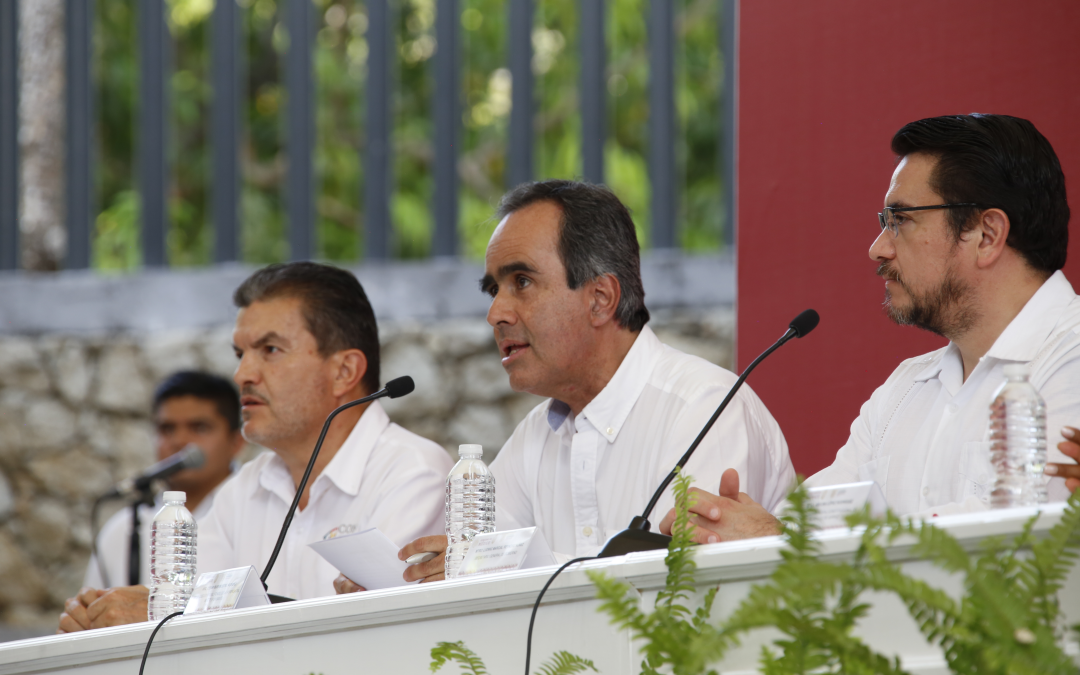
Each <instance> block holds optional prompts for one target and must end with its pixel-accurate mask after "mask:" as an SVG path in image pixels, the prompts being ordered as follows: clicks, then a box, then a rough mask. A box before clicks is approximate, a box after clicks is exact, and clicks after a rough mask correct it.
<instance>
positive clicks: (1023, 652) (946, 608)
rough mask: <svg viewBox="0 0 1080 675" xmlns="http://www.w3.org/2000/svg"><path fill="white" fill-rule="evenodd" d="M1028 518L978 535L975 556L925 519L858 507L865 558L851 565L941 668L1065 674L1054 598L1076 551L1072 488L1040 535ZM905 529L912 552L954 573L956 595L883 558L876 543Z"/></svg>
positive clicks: (1078, 528)
mask: <svg viewBox="0 0 1080 675" xmlns="http://www.w3.org/2000/svg"><path fill="white" fill-rule="evenodd" d="M1037 520H1038V516H1035V517H1033V518H1032V519H1031V520H1029V521H1028V522H1027V523H1026V525H1025V527H1024V528H1023V530H1021V532H1020V533H1019V534H1017V535H1016V536H1015V537H1013V538H1012V539H1011V540H1006V539H1005V538H1001V537H998V538H992V539H990V540H988V541H986V542H985V543H984V544H983V551H982V553H981V554H980V555H979V556H977V557H975V558H972V557H971V556H970V555H969V554H968V552H967V551H966V550H964V549H963V547H962V546H961V545H960V543H959V542H957V541H956V539H955V538H953V537H952V536H951V535H950V534H949V533H947V532H944V531H942V530H940V529H938V528H936V527H934V526H933V525H932V524H930V523H919V522H911V521H902V520H901V519H899V518H897V517H896V516H894V515H892V514H889V515H887V516H886V518H885V519H883V520H879V519H874V518H871V517H869V516H868V515H867V514H866V513H862V514H855V515H853V516H851V517H850V518H849V523H850V524H851V525H852V526H856V525H863V526H865V527H866V530H865V531H864V533H863V538H862V542H863V543H862V548H863V549H864V550H865V552H866V555H867V557H868V558H869V559H870V560H872V561H873V565H870V566H867V567H865V568H864V569H862V570H860V572H861V574H862V579H861V582H862V583H863V584H864V585H865V586H866V587H867V588H872V589H874V590H879V591H888V592H892V593H896V594H897V595H898V596H899V597H900V598H901V600H902V601H903V602H904V603H905V604H906V605H907V607H908V611H909V612H910V614H911V616H912V617H913V618H914V619H915V621H916V622H917V623H918V625H919V627H920V629H921V630H922V632H923V634H924V635H925V636H926V638H927V640H929V641H930V642H931V643H933V644H937V645H939V646H940V647H941V648H942V651H943V652H944V654H945V659H946V661H947V662H948V665H949V669H950V671H952V672H953V673H958V674H966V673H980V674H981V673H1002V674H1005V673H1032V674H1035V673H1062V674H1064V673H1070V674H1073V675H1075V673H1076V672H1077V669H1076V664H1075V663H1074V662H1073V661H1072V660H1071V659H1070V658H1069V657H1068V655H1066V654H1065V652H1064V650H1063V649H1062V648H1061V643H1062V640H1063V638H1064V636H1065V631H1066V626H1065V623H1064V618H1063V616H1062V613H1061V608H1060V606H1059V604H1058V599H1057V596H1058V592H1059V591H1060V590H1061V587H1062V585H1063V584H1064V582H1065V578H1066V577H1067V575H1068V573H1069V570H1070V569H1071V568H1072V567H1073V566H1074V565H1075V564H1076V561H1077V558H1078V554H1080V493H1074V494H1073V495H1072V496H1071V497H1070V499H1069V502H1068V504H1067V505H1066V508H1065V511H1064V513H1063V514H1062V518H1061V520H1060V521H1059V522H1058V523H1057V524H1056V525H1055V526H1054V527H1053V528H1051V529H1050V531H1049V532H1048V533H1047V534H1046V536H1045V537H1043V538H1041V539H1038V538H1036V537H1035V536H1034V535H1033V528H1034V525H1035V522H1036V521H1037ZM905 535H907V536H911V537H913V538H914V540H915V543H914V544H913V546H912V549H913V551H914V552H915V553H917V554H919V555H920V556H922V557H924V558H927V559H929V560H932V561H934V562H935V563H936V564H937V565H938V566H940V567H942V568H943V569H945V570H947V571H950V572H954V573H958V574H962V575H963V576H964V596H963V597H962V598H961V599H960V601H959V602H957V601H955V600H953V599H952V598H951V597H949V596H948V595H946V594H945V593H943V592H942V591H940V590H937V589H934V588H932V587H930V586H929V585H928V584H926V583H925V582H922V581H919V580H916V579H912V578H910V577H908V576H906V575H904V574H903V573H901V572H900V570H899V568H898V567H897V566H896V565H895V564H893V563H891V562H890V561H889V560H888V559H887V558H886V557H885V550H884V547H883V546H882V544H881V543H880V542H881V541H882V540H884V541H888V542H893V541H895V540H896V539H897V538H898V537H901V536H905ZM1077 628H1078V627H1075V626H1074V627H1073V630H1077Z"/></svg>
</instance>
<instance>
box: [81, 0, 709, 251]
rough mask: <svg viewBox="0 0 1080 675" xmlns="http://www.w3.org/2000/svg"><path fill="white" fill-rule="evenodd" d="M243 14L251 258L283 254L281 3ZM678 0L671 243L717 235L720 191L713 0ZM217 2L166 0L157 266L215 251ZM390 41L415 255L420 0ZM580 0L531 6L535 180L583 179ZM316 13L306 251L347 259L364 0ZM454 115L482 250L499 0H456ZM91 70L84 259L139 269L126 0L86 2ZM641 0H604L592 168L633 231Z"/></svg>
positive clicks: (426, 86) (425, 71) (356, 218)
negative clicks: (165, 218) (92, 210)
mask: <svg viewBox="0 0 1080 675" xmlns="http://www.w3.org/2000/svg"><path fill="white" fill-rule="evenodd" d="M236 1H237V2H238V4H239V5H240V7H241V10H242V12H241V13H242V16H243V22H244V41H245V45H246V49H245V50H244V52H245V55H244V58H245V61H246V64H247V75H246V84H247V91H246V92H245V96H244V100H245V104H244V115H243V121H244V124H243V131H242V138H241V139H240V150H239V152H240V157H241V166H242V176H243V193H242V196H241V223H242V225H241V227H242V235H241V236H242V259H243V261H244V262H248V263H254V264H262V263H269V262H275V261H280V260H284V259H286V258H287V257H288V255H289V251H288V243H287V241H286V228H287V227H288V224H287V222H286V218H285V214H284V210H283V207H284V204H283V200H282V191H283V187H284V181H285V176H286V168H287V162H286V157H285V155H284V152H283V140H284V137H283V129H284V109H285V102H286V97H287V96H288V93H287V92H286V91H285V88H284V86H283V83H282V56H283V55H284V54H285V52H286V50H287V47H288V35H287V33H286V31H285V29H284V27H283V26H282V25H281V6H280V5H281V4H282V3H283V0H236ZM672 1H673V2H674V3H675V5H676V12H675V16H676V28H675V30H676V41H675V44H676V45H677V47H676V48H677V50H678V51H677V54H676V110H677V116H678V123H679V127H678V132H677V137H678V147H677V148H676V157H677V166H678V172H679V175H678V178H677V185H678V190H679V192H678V194H679V213H678V221H677V225H676V228H677V232H678V236H679V238H680V241H681V243H682V245H683V247H684V248H686V249H689V250H694V251H710V250H717V249H719V248H721V247H722V245H723V244H722V242H723V235H722V232H723V229H722V228H723V227H725V226H726V225H725V224H724V223H722V222H721V220H722V214H723V208H722V205H723V199H724V196H723V186H722V184H721V180H720V175H719V173H720V172H719V166H720V157H719V152H718V143H719V141H720V130H721V118H720V109H721V92H722V87H723V82H722V79H723V57H722V54H721V51H720V48H719V37H718V36H719V31H720V25H719V22H720V17H719V5H720V3H718V2H716V1H715V0H672ZM213 4H214V0H169V12H168V18H169V25H170V29H171V32H172V35H173V40H174V47H173V72H172V75H171V85H172V86H171V90H170V95H171V120H170V122H171V129H172V131H171V137H170V139H169V143H170V148H171V168H172V179H171V183H170V186H169V216H170V221H171V225H170V231H169V234H168V256H169V263H170V264H171V265H174V266H198V265H205V264H208V263H209V262H210V260H211V259H212V250H211V246H212V241H213V236H212V230H211V225H210V222H209V205H210V201H209V200H210V190H211V186H212V182H213V177H212V175H211V167H210V163H209V152H208V141H209V137H208V135H209V112H210V110H209V106H210V103H211V99H212V95H213V92H212V90H211V87H210V67H211V61H210V53H209V39H210V23H209V18H210V14H211V12H212V10H213ZM390 4H391V9H392V12H393V27H394V32H395V42H396V45H397V52H398V55H397V59H396V61H395V63H394V69H395V72H394V76H393V82H394V99H393V102H392V117H393V120H394V125H395V126H394V131H393V162H394V182H395V185H394V190H393V195H392V201H391V217H392V219H393V239H392V241H393V254H394V255H395V256H396V257H398V258H421V257H425V256H427V255H428V252H429V249H430V241H431V228H432V218H431V214H430V210H429V205H430V203H431V199H432V193H433V187H434V186H433V181H432V177H431V162H432V149H431V134H432V122H431V110H432V97H433V89H434V87H433V83H432V69H431V60H432V58H433V57H434V55H435V51H436V47H437V45H436V44H435V39H434V30H435V9H436V1H435V0H391V3H390ZM578 4H579V3H578V1H577V0H536V1H535V6H536V15H535V19H534V29H533V49H534V59H533V70H534V74H535V79H536V89H535V100H536V104H537V111H536V116H535V129H536V142H535V158H536V177H537V178H556V177H558V178H572V177H577V176H579V175H580V173H581V152H580V143H581V118H580V114H579V106H578V86H579V84H578V82H579V58H578V40H579V36H578V19H579V14H578ZM312 5H313V11H314V12H317V15H318V36H317V39H316V47H315V55H314V69H315V75H316V92H317V94H316V95H317V101H316V128H317V132H316V134H317V140H316V144H317V146H316V156H315V165H316V176H317V186H318V187H317V195H316V209H317V214H318V216H317V218H318V222H317V239H318V248H317V253H316V255H317V257H319V258H321V259H325V260H330V261H354V260H357V259H359V258H361V257H362V255H363V247H364V241H363V211H364V209H363V198H362V195H363V180H364V171H363V160H362V158H363V153H364V151H365V135H364V111H365V107H366V106H365V99H364V97H365V82H366V64H367V55H368V46H367V39H366V32H367V17H366V14H365V4H364V3H363V2H361V1H360V0H312ZM459 5H460V12H461V13H460V17H459V19H460V25H461V33H460V39H461V49H462V53H461V61H462V71H461V81H462V99H461V100H462V109H463V115H462V122H463V130H462V137H461V143H462V145H461V154H460V161H459V191H460V192H459V195H460V213H459V218H458V222H459V231H460V235H461V251H462V254H463V255H464V256H466V257H468V258H473V259H478V258H480V257H482V255H483V251H484V248H485V246H486V244H487V239H488V237H489V236H490V233H491V230H492V229H493V228H494V225H495V223H494V222H492V220H491V214H492V211H493V207H494V205H495V203H496V202H497V200H498V198H499V196H500V195H501V194H502V193H503V192H504V191H505V190H506V189H507V188H508V187H509V186H507V185H506V184H505V181H504V178H503V175H504V169H505V158H506V138H507V127H508V123H509V113H510V86H511V82H510V77H509V72H508V71H507V70H506V64H507V53H506V48H507V46H506V41H507V38H506V30H507V11H508V9H507V2H506V0H459ZM95 11H96V17H95V27H94V72H95V78H96V92H95V96H96V100H95V104H96V106H97V116H98V119H97V141H98V147H97V150H96V152H97V161H96V162H95V166H96V167H97V181H98V185H97V204H98V210H99V215H98V217H97V221H96V231H95V234H94V241H93V265H94V267H95V268H97V269H101V270H130V269H133V268H136V267H138V266H139V265H140V263H141V260H140V248H139V232H138V230H139V226H138V223H139V199H138V195H137V193H136V191H135V185H136V183H135V176H136V171H137V167H136V166H135V137H136V123H137V119H138V110H137V94H138V91H137V87H138V54H137V41H136V25H137V24H136V21H137V16H136V0H98V1H97V2H96V3H95ZM647 15H648V0H608V2H607V3H606V17H607V26H606V32H607V64H608V66H607V73H606V77H607V85H608V96H607V112H608V115H607V127H608V137H607V140H606V143H605V176H606V180H607V182H608V184H609V185H611V186H612V187H613V188H614V189H615V191H616V193H617V194H618V195H619V196H620V197H621V198H622V199H623V200H624V201H625V202H626V203H627V205H628V206H630V208H631V210H632V211H633V213H634V217H635V221H636V222H637V226H638V231H639V238H640V240H641V242H642V244H643V245H647V242H648V232H649V228H650V225H651V223H650V217H649V199H650V195H649V182H648V171H647V164H646V162H647V159H648V158H647V142H648V127H647V124H648V116H649V110H648V92H647V87H648V75H649V73H648V70H649V68H648V58H647V57H648V54H647V35H646V23H645V22H646V17H647Z"/></svg>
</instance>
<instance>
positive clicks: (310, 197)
mask: <svg viewBox="0 0 1080 675" xmlns="http://www.w3.org/2000/svg"><path fill="white" fill-rule="evenodd" d="M284 4H285V27H286V29H287V30H288V33H289V52H288V54H287V55H286V57H285V88H286V91H287V95H288V103H287V107H286V115H287V120H286V123H287V125H288V126H287V129H288V131H287V138H286V143H285V145H286V152H287V155H288V158H289V173H288V178H287V181H288V182H287V186H286V208H287V210H288V216H289V250H290V256H291V258H292V259H293V260H307V259H309V258H311V255H312V251H313V250H314V239H315V237H314V230H315V228H314V221H315V200H314V187H315V180H314V172H313V170H312V168H313V167H312V159H313V153H312V150H313V147H314V141H315V115H314V111H315V86H314V74H313V72H312V58H311V52H312V46H313V42H314V41H313V39H312V38H313V35H314V29H315V22H314V12H313V10H312V6H311V0H286V2H285V3H284Z"/></svg>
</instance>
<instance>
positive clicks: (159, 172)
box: [0, 0, 738, 269]
mask: <svg viewBox="0 0 1080 675" xmlns="http://www.w3.org/2000/svg"><path fill="white" fill-rule="evenodd" d="M94 1H95V0H66V28H65V30H66V34H67V72H66V77H67V90H66V94H67V102H66V105H67V138H66V146H67V153H66V167H67V174H66V180H67V186H66V190H67V214H68V215H67V235H68V255H67V267H68V268H70V269H83V268H87V267H89V265H90V250H91V236H92V233H93V228H92V223H93V220H94V210H93V209H94V204H93V198H92V186H93V185H94V162H93V157H92V147H93V144H92V128H93V119H94V113H93V96H92V83H91V35H92V30H91V29H92V24H93V15H94V5H93V3H94ZM136 1H137V7H138V12H139V22H138V25H139V43H138V48H139V63H140V86H139V115H138V130H137V139H138V150H137V168H138V190H139V194H140V199H141V204H142V207H141V240H142V245H143V261H144V264H145V265H146V266H148V267H160V266H164V265H166V264H167V257H166V247H165V242H166V233H167V228H168V219H167V211H166V206H167V193H166V190H167V185H168V161H167V147H166V139H167V138H168V134H167V117H168V114H169V105H168V100H167V95H168V88H167V86H166V85H167V83H168V81H169V80H168V77H167V75H168V73H169V71H170V66H171V64H170V63H169V49H168V45H169V32H168V28H167V26H166V22H165V2H166V0H136ZM388 2H389V0H367V2H366V8H367V13H368V21H369V29H368V36H369V50H370V51H369V57H368V82H367V89H368V92H369V93H368V96H367V101H368V103H367V105H368V109H367V115H366V122H365V124H366V129H365V132H366V135H367V139H368V140H367V144H366V152H365V155H366V156H365V157H364V158H363V161H364V163H365V167H366V170H365V172H364V173H365V176H366V183H365V185H364V186H363V191H364V195H365V199H364V202H365V218H364V223H365V228H366V229H365V238H366V242H367V245H366V250H367V256H368V258H369V259H385V258H387V257H389V255H390V240H391V238H390V229H391V221H390V205H389V202H390V197H391V182H392V174H391V171H390V167H391V157H390V147H391V140H390V138H391V131H392V129H391V125H392V123H393V122H392V118H391V114H390V96H391V82H390V80H391V66H392V58H393V55H394V51H393V44H392V34H391V31H390V8H389V7H388ZM579 2H580V12H581V44H580V50H581V52H580V53H581V81H580V87H581V89H580V91H581V98H580V100H581V115H582V148H581V154H582V159H583V176H584V178H586V179H587V180H591V181H594V182H602V181H603V180H604V172H603V147H604V139H605V128H604V119H605V109H604V105H605V96H604V86H603V83H604V81H605V77H604V71H605V54H606V48H605V40H604V14H605V3H604V0H579ZM717 2H718V4H719V5H720V7H721V11H720V12H719V14H720V16H721V30H720V36H721V39H720V45H719V46H718V48H719V49H720V50H721V51H722V53H723V54H724V63H725V73H724V75H725V86H724V89H723V91H724V94H723V104H722V106H721V119H719V120H717V124H718V125H720V126H721V127H722V128H723V134H722V135H721V138H722V146H723V147H722V148H721V150H720V157H721V158H722V160H721V164H722V166H721V169H720V174H721V179H722V182H723V185H724V186H725V189H726V190H727V192H728V198H727V199H725V200H724V204H725V209H726V210H727V213H726V219H725V222H726V223H728V227H727V228H725V233H724V236H725V240H726V243H727V244H732V243H733V241H734V218H733V214H734V201H735V200H734V189H733V188H734V181H735V174H734V156H735V148H734V142H735V133H734V128H735V127H734V124H735V101H734V96H733V95H732V92H734V91H735V81H734V78H735V67H734V64H735V54H736V51H735V40H736V38H737V35H736V30H735V24H736V12H737V4H738V0H717ZM282 4H283V16H284V22H285V25H286V27H287V29H288V33H289V36H290V40H289V49H288V52H287V53H286V55H285V65H284V72H285V86H286V88H287V90H288V92H289V96H288V108H287V110H286V118H287V127H286V132H285V134H286V142H285V145H286V152H287V155H288V158H289V163H288V175H287V185H286V188H285V202H286V209H287V215H288V222H289V235H288V237H289V243H290V250H291V255H292V257H293V258H294V259H307V258H309V257H311V255H312V251H313V250H314V237H315V232H314V223H315V206H314V204H315V180H314V169H313V148H314V139H315V122H314V118H315V110H314V105H315V96H314V95H313V91H314V73H313V69H312V50H313V48H314V34H315V27H316V21H315V8H314V6H313V4H312V2H311V0H282ZM673 4H674V0H650V4H649V17H648V25H649V44H648V50H649V77H650V81H649V106H650V116H649V152H650V156H649V178H650V182H651V188H652V195H653V197H652V223H653V226H652V232H651V236H652V241H651V242H650V244H651V245H652V247H653V248H657V249H666V248H673V247H674V246H675V245H676V231H675V220H676V195H677V190H676V176H677V172H676V166H675V153H674V147H675V142H674V141H675V124H676V121H675V100H674V79H675V73H674V68H675V59H674V51H675V44H674V42H675V38H674V25H673ZM506 11H507V12H508V13H509V16H508V18H509V22H508V26H509V27H508V30H509V38H510V39H509V40H508V45H509V47H508V50H509V54H508V61H509V63H508V67H509V70H510V72H511V76H512V78H513V82H514V86H513V89H512V103H513V106H512V110H511V119H510V128H509V139H508V161H507V183H508V184H509V185H514V184H517V183H520V182H523V181H526V180H530V179H531V178H533V144H534V135H533V124H532V121H533V116H534V112H535V98H534V93H533V75H532V70H531V62H532V42H531V39H530V36H531V34H532V28H533V25H532V24H533V16H534V2H533V0H508V2H507V9H506ZM459 18H460V17H459V7H458V0H437V5H436V40H437V44H438V48H437V52H436V54H435V56H434V58H433V61H434V63H433V68H434V69H435V86H436V93H435V103H434V106H433V107H434V110H433V111H432V114H433V117H434V140H433V143H434V172H433V173H434V182H435V190H434V199H433V203H432V210H433V215H434V219H433V220H434V223H435V229H434V235H433V242H432V248H431V250H432V254H433V255H435V256H453V255H456V253H457V251H458V229H457V218H458V185H459V180H458V175H457V159H458V156H457V153H458V143H457V139H458V138H459V137H460V135H461V124H462V122H461V114H460V109H461V105H460V96H461V92H460V78H459V70H460V68H459V65H460V59H459V53H458V52H459V49H458V43H459V39H458V31H459V30H461V28H460V21H459ZM211 21H212V27H211V34H212V38H211V49H212V53H211V61H212V66H211V71H212V73H213V76H212V77H213V81H212V87H213V103H212V108H211V111H212V112H211V138H212V146H213V148H212V160H211V161H212V166H211V175H212V185H213V190H212V195H211V214H212V225H213V228H214V236H213V241H214V253H213V259H214V260H215V261H217V262H229V261H235V260H237V259H238V256H239V250H240V247H239V234H240V229H239V226H238V212H239V196H240V175H239V167H238V161H237V152H238V143H239V140H240V134H239V126H240V117H241V114H240V109H241V101H240V98H239V96H240V92H241V91H242V87H241V86H240V84H241V77H242V73H243V70H244V64H243V54H244V50H243V49H242V48H241V32H240V24H241V20H240V16H239V8H238V7H237V4H236V1H235V0H217V1H216V3H215V8H214V11H213V14H212V17H211ZM17 27H18V0H0V269H16V268H18V266H19V255H18V250H19V241H18V157H19V152H18V48H17V40H16V36H17ZM358 189H359V188H358Z"/></svg>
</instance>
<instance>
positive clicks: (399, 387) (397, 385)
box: [259, 375, 416, 604]
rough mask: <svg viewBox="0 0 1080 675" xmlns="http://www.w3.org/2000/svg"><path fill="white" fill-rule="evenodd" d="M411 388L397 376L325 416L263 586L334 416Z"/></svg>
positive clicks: (278, 599) (409, 381)
mask: <svg viewBox="0 0 1080 675" xmlns="http://www.w3.org/2000/svg"><path fill="white" fill-rule="evenodd" d="M413 389H416V385H415V384H414V383H413V379H412V378H411V377H409V376H408V375H406V376H404V377H399V378H397V379H394V380H390V381H389V382H387V383H386V386H384V387H383V388H382V389H380V390H379V391H377V392H375V393H374V394H371V395H370V396H365V397H363V398H358V399H356V400H355V401H349V402H348V403H346V404H344V405H342V406H339V407H337V408H335V409H334V411H333V412H332V413H330V414H329V415H327V416H326V421H325V422H324V423H323V428H322V432H321V433H320V434H319V440H318V441H316V442H315V449H314V450H312V451H311V459H309V460H308V465H307V468H306V469H305V470H304V476H303V478H301V479H300V485H299V486H297V488H296V496H295V497H293V501H292V505H291V506H289V512H288V513H286V514H285V522H283V523H282V524H281V532H280V533H279V534H278V538H277V543H276V544H274V552H273V553H271V554H270V560H269V561H268V562H267V563H266V569H264V570H263V573H262V576H261V577H260V578H259V580H260V581H262V585H263V588H264V589H265V588H266V579H267V577H269V576H270V570H272V569H273V568H274V563H275V562H277V557H278V554H279V553H281V546H282V544H284V543H285V535H286V533H288V531H289V525H291V524H292V519H293V516H294V515H296V509H297V508H298V507H299V506H300V496H301V495H303V494H304V489H305V488H306V487H307V483H308V478H310V477H311V470H312V469H314V468H315V460H316V459H318V457H319V450H321V449H322V444H323V440H324V439H325V438H326V432H327V431H328V430H329V429H330V423H331V422H333V421H334V418H335V417H337V416H338V413H341V412H344V411H346V410H348V409H349V408H352V407H355V406H358V405H360V404H362V403H368V402H369V401H374V400H375V399H377V398H386V397H389V398H398V397H401V396H405V395H406V394H411V393H412V392H413ZM269 597H270V601H271V602H273V603H275V604H276V603H279V602H291V601H292V598H285V597H282V596H280V595H272V594H271V595H270V596H269Z"/></svg>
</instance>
